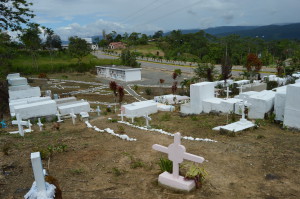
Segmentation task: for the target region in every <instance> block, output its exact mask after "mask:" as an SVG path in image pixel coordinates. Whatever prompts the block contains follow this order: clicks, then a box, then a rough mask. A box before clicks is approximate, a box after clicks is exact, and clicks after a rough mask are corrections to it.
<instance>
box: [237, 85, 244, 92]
mask: <svg viewBox="0 0 300 199" xmlns="http://www.w3.org/2000/svg"><path fill="white" fill-rule="evenodd" d="M237 88H239V89H240V93H239V94H241V93H243V85H242V84H241V85H240V86H239V87H237Z"/></svg>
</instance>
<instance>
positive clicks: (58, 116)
mask: <svg viewBox="0 0 300 199" xmlns="http://www.w3.org/2000/svg"><path fill="white" fill-rule="evenodd" d="M56 116H57V122H58V123H60V122H63V120H62V119H61V118H60V116H61V114H60V113H59V111H57V113H56Z"/></svg>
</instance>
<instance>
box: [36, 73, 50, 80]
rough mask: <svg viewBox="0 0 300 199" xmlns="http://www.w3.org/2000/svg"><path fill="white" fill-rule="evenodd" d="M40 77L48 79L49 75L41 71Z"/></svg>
mask: <svg viewBox="0 0 300 199" xmlns="http://www.w3.org/2000/svg"><path fill="white" fill-rule="evenodd" d="M38 78H43V79H48V76H47V74H46V73H40V74H39V75H38Z"/></svg>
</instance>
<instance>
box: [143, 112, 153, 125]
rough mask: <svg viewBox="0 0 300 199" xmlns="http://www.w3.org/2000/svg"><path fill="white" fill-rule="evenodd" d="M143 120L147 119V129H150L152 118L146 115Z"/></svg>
mask: <svg viewBox="0 0 300 199" xmlns="http://www.w3.org/2000/svg"><path fill="white" fill-rule="evenodd" d="M143 118H145V119H146V127H147V128H150V126H149V121H151V117H149V116H148V113H146V115H144V116H143Z"/></svg>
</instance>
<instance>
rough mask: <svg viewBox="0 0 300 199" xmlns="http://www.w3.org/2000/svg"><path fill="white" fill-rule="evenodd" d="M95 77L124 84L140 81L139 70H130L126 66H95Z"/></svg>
mask: <svg viewBox="0 0 300 199" xmlns="http://www.w3.org/2000/svg"><path fill="white" fill-rule="evenodd" d="M96 69H97V75H98V76H102V77H107V78H112V79H117V80H121V81H125V82H130V81H139V80H142V77H141V70H142V69H141V68H131V67H126V66H115V65H112V66H96Z"/></svg>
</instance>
